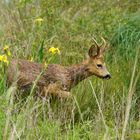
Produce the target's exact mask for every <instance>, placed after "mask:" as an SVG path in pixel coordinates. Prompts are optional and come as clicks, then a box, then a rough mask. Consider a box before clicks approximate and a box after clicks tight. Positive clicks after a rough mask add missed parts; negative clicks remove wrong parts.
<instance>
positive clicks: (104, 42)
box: [101, 36, 106, 47]
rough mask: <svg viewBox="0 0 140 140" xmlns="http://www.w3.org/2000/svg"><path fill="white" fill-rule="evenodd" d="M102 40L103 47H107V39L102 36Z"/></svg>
mask: <svg viewBox="0 0 140 140" xmlns="http://www.w3.org/2000/svg"><path fill="white" fill-rule="evenodd" d="M101 39H102V41H103V43H102V45H103V47H105V46H106V41H105V39H104V38H103V37H102V36H101Z"/></svg>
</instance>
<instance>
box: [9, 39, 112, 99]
mask: <svg viewBox="0 0 140 140" xmlns="http://www.w3.org/2000/svg"><path fill="white" fill-rule="evenodd" d="M102 40H103V42H104V43H102V45H98V43H97V42H96V40H94V45H92V46H91V47H90V49H89V52H88V55H89V57H88V58H87V59H86V60H84V61H83V62H81V63H80V64H76V65H72V66H68V67H65V66H62V65H58V64H49V65H48V67H47V68H45V67H44V65H43V64H39V63H34V62H30V61H28V60H21V59H19V60H15V59H13V60H12V61H11V63H10V65H9V68H8V77H7V80H8V83H10V84H12V83H13V82H16V83H17V86H18V87H19V88H20V89H25V90H26V88H28V87H30V86H31V85H32V84H33V83H34V81H36V79H37V78H38V80H37V82H36V86H37V87H38V89H39V90H38V91H39V92H38V94H39V96H43V97H44V96H45V97H46V96H47V95H48V94H52V95H55V96H59V97H68V96H69V95H70V89H71V88H72V87H74V86H76V85H77V84H78V83H79V82H80V81H82V80H84V79H86V78H87V77H89V76H92V75H95V76H97V77H99V78H103V79H110V78H111V75H110V73H109V72H108V70H107V68H106V66H105V62H104V59H103V54H104V51H105V48H106V42H105V40H104V39H103V38H102ZM103 44H104V45H103ZM38 75H40V76H38Z"/></svg>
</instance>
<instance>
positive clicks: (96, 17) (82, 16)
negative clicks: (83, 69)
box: [0, 0, 140, 140]
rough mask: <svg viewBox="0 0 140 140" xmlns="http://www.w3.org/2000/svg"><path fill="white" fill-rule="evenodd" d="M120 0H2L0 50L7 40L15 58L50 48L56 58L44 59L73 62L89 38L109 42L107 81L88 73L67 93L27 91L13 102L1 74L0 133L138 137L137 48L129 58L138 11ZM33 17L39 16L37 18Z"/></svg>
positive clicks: (38, 56)
mask: <svg viewBox="0 0 140 140" xmlns="http://www.w3.org/2000/svg"><path fill="white" fill-rule="evenodd" d="M125 2H127V4H125V3H123V2H122V1H111V0H107V1H106V2H103V1H97V0H95V1H94V2H93V1H92V0H88V1H82V0H74V1H70V0H66V1H62V0H58V1H54V0H47V1H46V0H38V1H36V0H21V1H17V0H11V1H9V2H8V3H5V2H4V0H3V1H0V18H1V19H2V20H1V22H0V40H1V43H0V48H1V49H2V48H3V46H4V45H5V44H8V45H9V46H10V49H11V52H12V55H13V57H14V58H24V59H28V60H29V59H31V58H33V60H34V61H36V62H43V63H44V61H47V62H48V59H49V58H50V55H49V54H48V48H49V47H51V46H54V47H58V48H59V49H60V50H61V56H60V57H58V56H57V55H56V56H55V57H54V59H52V60H51V61H49V63H61V64H62V65H71V64H74V63H79V62H81V61H82V60H83V59H84V58H85V56H86V53H87V51H88V48H89V46H90V45H91V43H92V42H91V37H92V36H93V35H94V36H96V38H97V39H98V41H100V39H99V38H98V37H99V36H100V35H102V36H104V37H105V38H107V40H108V41H110V50H109V51H108V52H107V53H106V60H105V61H106V63H107V67H108V69H109V71H110V73H111V74H112V79H111V80H109V81H103V80H101V79H98V78H96V77H94V76H93V77H91V78H89V79H86V80H85V81H83V82H81V83H80V84H79V85H78V86H77V87H75V88H73V89H72V91H71V94H72V95H73V99H49V98H48V99H40V98H37V99H36V98H34V97H33V95H31V94H30V95H29V96H27V97H25V98H23V97H22V98H20V97H19V99H18V100H17V99H15V96H17V95H18V94H20V95H22V94H23V93H22V91H18V90H17V87H15V86H14V85H13V86H11V87H5V84H4V83H5V80H6V79H5V78H4V76H3V75H2V72H1V74H0V76H1V81H0V90H1V93H0V102H1V106H0V119H1V122H0V130H2V131H0V139H4V140H7V139H27V140H28V139H51V140H53V139H68V140H75V139H91V140H94V139H95V140H96V139H97V140H101V139H104V140H107V139H109V140H115V139H121V138H122V139H140V135H139V130H140V125H139V124H140V111H139V104H140V102H139V99H140V95H139V92H140V86H139V82H140V77H139V73H140V70H139V66H140V64H139V61H140V57H139V54H140V53H137V57H136V60H137V63H136V64H134V61H135V57H134V56H135V55H136V52H137V48H138V46H139V45H138V44H139V38H140V36H139V30H140V29H139V27H140V26H139V19H140V16H139V14H136V13H137V12H136V11H137V6H136V5H135V3H137V0H135V1H134V3H133V4H132V3H131V2H130V1H127V0H125ZM120 5H121V6H120ZM128 9H133V10H132V11H131V10H129V11H128ZM134 9H135V10H134ZM133 12H136V13H135V14H134V13H133ZM122 13H123V15H124V16H122ZM132 15H136V16H132ZM126 16H127V17H129V18H126ZM37 18H43V22H42V23H36V22H35V20H36V19H37ZM133 72H135V75H134V77H133V76H132V75H133ZM132 77H133V78H132ZM131 83H132V84H131ZM131 85H132V86H131ZM31 92H33V91H31ZM132 94H133V96H132ZM23 96H24V95H23Z"/></svg>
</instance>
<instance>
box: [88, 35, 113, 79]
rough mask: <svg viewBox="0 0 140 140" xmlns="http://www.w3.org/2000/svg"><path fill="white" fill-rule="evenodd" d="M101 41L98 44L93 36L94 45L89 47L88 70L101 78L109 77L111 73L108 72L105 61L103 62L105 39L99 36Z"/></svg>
mask: <svg viewBox="0 0 140 140" xmlns="http://www.w3.org/2000/svg"><path fill="white" fill-rule="evenodd" d="M101 39H102V41H103V43H102V44H101V45H99V44H98V43H97V41H96V40H95V39H94V38H93V41H94V45H92V46H91V47H90V49H89V52H88V55H89V62H88V70H89V72H90V73H91V74H93V75H96V76H97V77H100V78H103V79H110V78H111V75H110V73H109V72H108V70H107V68H106V65H105V62H104V53H105V50H106V47H107V44H106V41H105V39H104V38H103V37H101Z"/></svg>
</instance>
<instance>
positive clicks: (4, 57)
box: [3, 55, 9, 65]
mask: <svg viewBox="0 0 140 140" xmlns="http://www.w3.org/2000/svg"><path fill="white" fill-rule="evenodd" d="M3 62H4V63H6V64H7V65H8V64H9V61H8V59H7V56H6V55H3Z"/></svg>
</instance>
